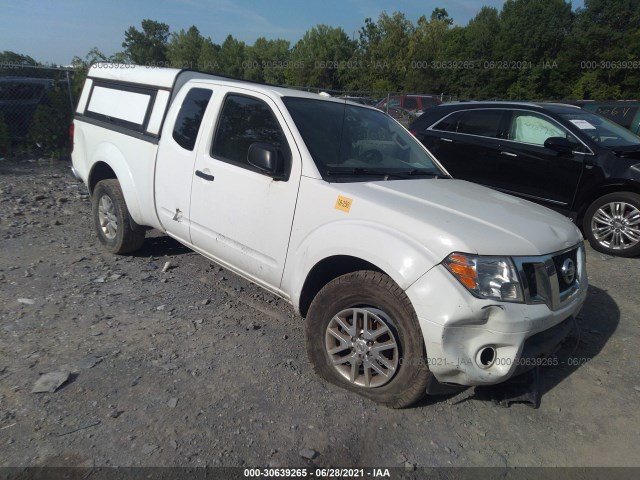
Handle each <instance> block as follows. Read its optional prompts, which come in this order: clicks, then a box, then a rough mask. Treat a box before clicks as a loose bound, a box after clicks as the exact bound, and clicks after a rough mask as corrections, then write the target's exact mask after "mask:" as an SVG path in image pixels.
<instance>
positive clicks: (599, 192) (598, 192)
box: [576, 180, 640, 229]
mask: <svg viewBox="0 0 640 480" xmlns="http://www.w3.org/2000/svg"><path fill="white" fill-rule="evenodd" d="M619 192H631V193H635V194H638V195H640V183H635V182H625V181H623V180H620V181H617V182H608V183H605V184H602V185H600V186H598V188H596V189H595V190H594V191H593V193H592V194H591V195H589V196H588V197H585V198H584V200H583V202H582V204H581V205H580V208H579V209H578V212H577V216H576V225H578V226H579V227H580V228H581V229H582V228H583V222H584V215H585V213H586V212H587V209H588V208H589V206H590V205H591V204H592V203H593V202H595V201H596V200H597V199H599V198H600V197H603V196H605V195H609V194H611V193H619Z"/></svg>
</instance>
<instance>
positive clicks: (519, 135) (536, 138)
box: [509, 111, 575, 145]
mask: <svg viewBox="0 0 640 480" xmlns="http://www.w3.org/2000/svg"><path fill="white" fill-rule="evenodd" d="M567 133H568V132H567V131H566V130H564V129H563V128H561V127H560V126H559V125H557V124H555V123H553V122H552V121H551V120H550V119H549V118H547V117H545V116H543V115H539V114H537V113H534V112H524V111H521V112H514V114H513V118H512V119H511V128H510V129H509V139H510V140H513V141H515V142H523V143H532V144H534V145H544V142H545V141H546V140H547V138H550V137H563V138H568V139H569V140H573V141H575V139H574V138H573V136H571V135H569V136H567Z"/></svg>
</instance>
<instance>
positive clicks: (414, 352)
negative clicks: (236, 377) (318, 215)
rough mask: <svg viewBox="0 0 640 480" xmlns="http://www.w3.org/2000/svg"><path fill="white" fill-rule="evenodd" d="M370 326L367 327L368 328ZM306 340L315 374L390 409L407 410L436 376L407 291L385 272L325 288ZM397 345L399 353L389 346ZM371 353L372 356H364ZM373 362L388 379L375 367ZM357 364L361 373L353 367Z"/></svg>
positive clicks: (311, 309) (312, 311)
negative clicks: (365, 325) (428, 363)
mask: <svg viewBox="0 0 640 480" xmlns="http://www.w3.org/2000/svg"><path fill="white" fill-rule="evenodd" d="M345 312H346V313H345ZM351 312H353V314H351ZM350 315H351V316H350ZM354 319H356V320H355V321H354ZM367 319H368V320H367ZM380 320H381V321H380ZM365 323H367V324H368V325H369V327H368V328H363V325H364V324H365ZM343 327H350V328H343ZM386 327H388V328H387V330H388V331H387V330H385V328H386ZM375 328H378V329H377V330H375ZM329 330H331V332H329ZM365 330H366V331H367V332H364V331H365ZM336 332H337V334H338V336H336ZM346 332H350V333H346ZM363 332H364V333H363ZM371 332H374V333H373V335H380V336H379V337H377V338H376V339H375V341H371V342H364V341H363V339H362V338H361V337H362V335H363V334H364V335H365V338H364V340H366V339H367V338H369V339H371V338H372V333H371ZM375 332H383V333H382V334H380V333H375ZM353 333H356V336H351V334H353ZM357 334H360V337H358V336H357ZM305 335H306V347H307V355H308V356H309V360H310V361H311V364H312V365H313V368H314V370H315V372H316V373H317V374H318V375H319V376H320V377H322V378H323V379H324V380H326V381H328V382H330V383H333V384H335V385H338V386H340V387H343V388H346V389H348V390H351V391H353V392H356V393H358V394H360V395H362V396H363V397H366V398H369V399H371V400H373V401H375V402H377V403H380V404H382V405H385V406H388V407H391V408H405V407H408V406H410V405H412V404H414V403H415V402H417V401H418V400H419V399H420V398H422V397H423V395H424V394H425V391H426V386H427V382H428V380H429V377H430V375H431V373H430V371H429V369H428V367H427V362H426V352H425V348H424V342H423V337H422V332H421V330H420V326H419V323H418V318H417V316H416V313H415V311H414V309H413V306H412V305H411V302H410V301H409V298H408V297H407V296H406V294H405V293H404V291H403V290H402V289H401V288H400V287H399V286H398V285H397V284H396V283H395V282H394V281H393V280H392V279H391V278H389V277H388V276H387V275H385V274H383V273H380V272H373V271H358V272H353V273H349V274H346V275H342V276H341V277H338V278H336V279H334V280H332V281H331V282H329V283H328V284H327V285H325V286H324V288H322V290H320V292H319V293H318V295H316V297H315V298H314V300H313V302H312V303H311V306H310V307H309V313H308V315H307V319H306V331H305ZM338 337H340V338H341V339H342V340H338ZM354 338H355V342H354ZM334 339H335V340H334ZM394 343H395V345H396V346H397V349H395V350H394V349H392V348H390V347H389V345H393V344H394ZM367 345H370V346H369V347H367ZM367 348H369V349H370V351H366V352H365V353H363V350H367ZM380 348H386V349H387V350H386V351H383V352H381V351H380V350H379V349H380ZM336 351H339V352H338V353H337V354H336ZM380 354H384V355H386V357H385V358H384V359H383V363H382V364H381V363H379V362H376V360H375V358H380V356H379V355H380ZM340 355H343V356H342V357H341V356H340ZM356 355H364V356H360V357H355V356H356ZM369 355H377V357H375V358H373V357H371V356H369ZM350 358H354V359H355V362H352V361H351V360H350ZM371 360H373V362H376V363H375V366H376V368H378V369H380V370H382V371H384V372H385V373H386V375H382V374H379V373H378V371H376V370H374V369H373V368H371V365H372V362H371ZM336 361H337V362H338V363H339V364H338V366H335V362H336ZM363 362H369V363H363ZM354 363H355V364H356V365H358V368H353V364H354ZM367 365H368V366H367ZM385 365H386V366H387V367H390V366H393V365H395V368H394V369H393V370H392V369H390V368H385ZM367 372H369V374H368V375H367ZM367 384H368V386H367Z"/></svg>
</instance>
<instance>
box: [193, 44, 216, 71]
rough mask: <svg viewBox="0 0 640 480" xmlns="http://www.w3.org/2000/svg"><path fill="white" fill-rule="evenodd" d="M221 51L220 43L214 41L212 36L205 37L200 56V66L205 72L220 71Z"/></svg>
mask: <svg viewBox="0 0 640 480" xmlns="http://www.w3.org/2000/svg"><path fill="white" fill-rule="evenodd" d="M219 53H220V45H218V44H216V43H213V42H212V41H211V38H205V39H204V40H203V42H202V48H201V49H200V56H199V57H198V68H199V69H200V70H202V71H203V72H208V73H219V72H220V64H219V63H218V55H219Z"/></svg>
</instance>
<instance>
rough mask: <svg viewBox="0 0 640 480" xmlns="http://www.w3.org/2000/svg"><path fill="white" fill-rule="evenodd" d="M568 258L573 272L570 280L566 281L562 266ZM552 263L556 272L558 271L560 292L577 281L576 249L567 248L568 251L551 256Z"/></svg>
mask: <svg viewBox="0 0 640 480" xmlns="http://www.w3.org/2000/svg"><path fill="white" fill-rule="evenodd" d="M567 260H570V261H571V264H572V265H573V269H574V273H573V275H572V279H571V281H569V282H567V280H566V279H565V276H564V275H563V274H562V273H563V266H564V264H565V261H567ZM553 263H554V265H555V267H556V272H558V284H559V286H560V292H564V291H565V290H568V289H569V288H571V286H572V285H573V284H574V283H575V282H576V281H577V277H578V275H577V273H578V271H577V269H578V249H577V248H574V249H573V250H569V251H568V252H564V253H561V254H560V255H555V256H554V257H553Z"/></svg>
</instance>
